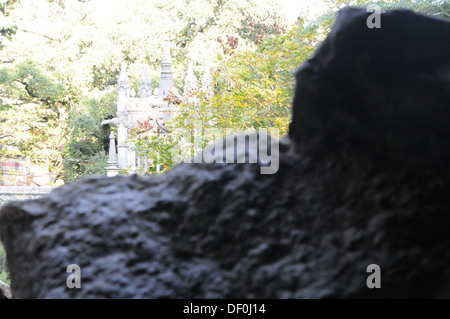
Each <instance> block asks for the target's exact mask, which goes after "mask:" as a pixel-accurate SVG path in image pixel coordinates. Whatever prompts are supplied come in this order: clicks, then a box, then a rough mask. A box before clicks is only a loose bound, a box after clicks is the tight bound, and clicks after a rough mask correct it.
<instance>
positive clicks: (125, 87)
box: [102, 40, 212, 176]
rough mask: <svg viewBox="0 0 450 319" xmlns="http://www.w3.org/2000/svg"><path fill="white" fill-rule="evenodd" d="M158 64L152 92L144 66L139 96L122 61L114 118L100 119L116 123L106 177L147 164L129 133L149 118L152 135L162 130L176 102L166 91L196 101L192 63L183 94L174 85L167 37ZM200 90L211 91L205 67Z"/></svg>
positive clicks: (209, 77)
mask: <svg viewBox="0 0 450 319" xmlns="http://www.w3.org/2000/svg"><path fill="white" fill-rule="evenodd" d="M161 64H162V65H161V79H160V83H159V86H158V87H157V88H155V89H154V90H153V92H152V88H151V85H150V80H149V78H148V73H147V68H146V67H144V68H143V71H142V77H141V80H140V81H139V95H138V96H136V92H135V91H134V90H133V89H132V88H131V87H130V80H129V78H128V75H127V69H126V65H125V63H123V64H122V68H121V72H120V77H119V81H118V84H117V113H116V115H117V117H115V118H113V119H110V120H105V121H103V122H102V125H106V124H113V125H116V126H117V151H116V149H115V136H114V135H110V140H111V142H110V150H109V159H108V165H107V176H114V175H117V173H118V172H119V170H120V169H128V170H130V171H131V172H136V171H137V170H138V169H139V168H141V167H142V166H145V165H148V163H147V161H146V159H145V158H140V157H139V156H138V154H136V151H135V149H134V145H133V143H132V142H131V141H130V139H129V135H128V133H129V132H130V130H131V129H132V128H133V127H135V126H136V125H137V123H138V121H140V122H142V121H149V123H150V125H151V126H153V127H154V128H155V129H154V133H155V134H159V133H165V132H166V131H165V130H164V123H165V121H167V120H168V119H169V118H170V117H171V115H172V114H173V112H174V111H175V110H176V105H175V104H172V103H170V102H169V101H167V99H166V97H167V96H168V95H169V94H172V95H173V96H175V97H178V98H180V99H181V98H183V99H184V100H186V101H188V102H195V101H194V98H193V97H192V96H193V95H194V93H195V91H196V90H197V78H196V77H195V75H194V72H193V69H192V64H190V65H189V69H188V72H187V76H186V78H185V88H184V95H183V96H182V95H181V94H180V93H179V92H178V90H177V88H176V87H175V83H174V79H173V73H172V59H171V57H170V50H169V42H168V40H166V44H165V49H164V55H163V59H162V63H161ZM202 90H205V91H206V92H212V78H211V75H210V74H209V70H208V68H205V75H204V77H203V80H202Z"/></svg>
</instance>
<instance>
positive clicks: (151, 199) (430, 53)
mask: <svg viewBox="0 0 450 319" xmlns="http://www.w3.org/2000/svg"><path fill="white" fill-rule="evenodd" d="M367 16H368V13H366V12H365V10H356V9H350V8H349V9H344V10H342V11H341V12H340V14H339V17H338V19H337V22H336V24H335V26H334V28H333V30H332V32H331V34H330V35H329V36H328V38H327V39H326V41H325V42H324V44H323V45H322V46H321V48H320V49H319V50H318V51H317V52H316V54H315V56H314V57H313V58H312V59H311V60H310V61H308V62H306V63H305V64H304V65H303V66H302V67H301V68H300V69H299V71H298V73H297V87H296V92H295V98H294V105H293V109H294V110H293V122H292V125H291V127H290V139H284V140H282V141H281V142H282V143H281V145H280V159H279V170H278V172H277V173H276V174H273V175H270V174H269V175H262V174H260V170H259V166H258V164H181V165H179V166H178V167H176V168H175V169H174V170H172V171H171V172H169V173H167V174H164V175H161V176H159V177H157V178H144V177H138V176H131V177H114V178H105V177H97V178H86V179H83V180H81V181H79V182H75V183H72V184H70V185H67V186H64V187H62V188H61V189H58V190H55V191H53V192H51V193H50V194H49V195H47V196H45V197H43V198H40V199H37V200H31V201H25V202H11V203H9V204H8V205H6V206H5V207H4V208H3V209H2V210H1V212H0V235H1V240H2V241H3V243H4V245H5V248H6V252H7V255H8V267H9V270H10V274H11V289H12V292H13V295H14V297H15V298H73V297H78V298H109V297H115V298H142V297H145V298H148V297H151V298H350V297H363V298H364V297H399V298H403V297H445V296H447V297H449V296H450V289H448V283H447V282H446V280H447V279H448V277H447V276H448V271H449V270H450V232H449V229H450V214H449V213H450V211H449V210H450V196H449V193H450V174H449V173H450V168H449V167H448V163H449V161H448V160H449V153H450V152H449V150H450V144H449V138H450V125H449V121H450V116H449V115H450V108H449V107H450V105H449V101H450V47H449V45H450V42H449V41H448V39H450V23H448V22H444V21H440V20H435V19H431V18H425V17H422V16H418V15H415V14H414V13H411V12H408V11H394V12H388V13H385V14H383V15H382V16H381V29H369V28H367V26H366V19H367ZM250 151H252V150H250ZM69 264H78V265H79V266H80V267H81V278H82V287H81V288H80V289H68V288H67V287H66V279H67V277H68V275H69V274H68V273H66V268H67V266H68V265H69ZM369 264H378V265H379V266H380V267H381V270H382V271H381V288H380V289H369V288H367V286H366V279H367V277H368V276H369V275H370V274H369V273H367V271H366V270H367V266H368V265H369Z"/></svg>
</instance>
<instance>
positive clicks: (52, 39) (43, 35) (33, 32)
mask: <svg viewBox="0 0 450 319" xmlns="http://www.w3.org/2000/svg"><path fill="white" fill-rule="evenodd" d="M19 30H20V31H22V32H26V33H32V34H35V35H37V36H40V37H43V38H46V39H49V40H51V41H58V42H60V43H61V40H60V39H54V38H52V37H50V36H48V35H46V34H42V33H39V32H35V31H30V30H25V29H19Z"/></svg>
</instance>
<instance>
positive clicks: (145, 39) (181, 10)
mask: <svg viewBox="0 0 450 319" xmlns="http://www.w3.org/2000/svg"><path fill="white" fill-rule="evenodd" d="M11 3H12V1H8V2H7V5H5V6H3V5H2V6H1V7H0V9H3V8H5V12H7V13H8V14H9V15H8V25H10V24H13V25H17V33H16V35H15V36H14V37H12V38H11V41H10V42H6V47H5V48H4V49H3V50H2V51H0V61H10V62H11V63H10V64H5V65H3V66H0V121H2V122H1V123H2V125H1V127H0V139H1V140H2V141H1V142H2V145H4V147H3V149H2V152H6V153H7V154H8V155H11V156H12V155H17V156H26V155H30V156H31V157H32V161H33V162H38V163H40V164H42V165H44V167H45V168H47V169H49V170H51V171H52V172H55V173H56V176H57V180H55V183H61V182H62V181H65V182H69V181H72V180H74V179H76V178H78V177H81V176H83V175H85V174H88V173H91V172H98V170H97V169H93V170H92V169H91V168H88V166H86V165H87V164H86V163H88V162H89V161H91V159H92V160H95V161H97V160H98V161H100V159H99V158H92V157H93V156H94V155H93V154H94V153H95V154H97V153H98V152H100V153H101V152H102V151H103V150H104V149H107V144H108V141H107V135H108V134H109V128H108V127H106V128H104V129H103V128H101V127H100V123H101V121H102V120H105V119H108V118H111V117H113V116H115V109H116V105H115V103H116V102H115V86H116V84H117V77H118V75H119V69H120V65H121V63H122V62H123V61H125V62H126V63H127V65H128V73H129V76H130V79H132V81H133V83H132V86H133V87H134V88H135V90H136V91H137V88H138V81H139V78H140V73H141V70H142V66H143V65H147V66H149V70H150V72H149V73H150V74H149V76H150V79H151V82H152V87H155V86H156V85H157V84H158V83H159V77H160V68H161V64H160V63H161V58H162V52H163V45H164V39H165V38H166V37H169V39H170V40H171V42H170V43H171V44H172V48H171V54H172V58H173V63H174V72H175V74H174V77H175V80H176V84H177V85H178V86H180V87H181V86H182V84H183V83H182V80H183V77H184V70H185V69H186V65H187V63H188V60H191V61H192V62H193V64H194V68H195V71H196V72H197V73H198V72H203V68H204V66H205V64H209V65H210V66H214V65H216V64H217V62H216V61H215V57H216V56H217V52H218V51H219V50H220V44H219V43H218V42H217V41H216V39H217V38H218V37H219V36H224V35H225V34H228V35H230V36H234V37H237V38H239V39H240V42H239V45H240V47H241V48H245V47H250V46H251V45H253V43H252V41H253V40H252V39H251V38H250V37H249V36H248V35H247V34H246V32H251V30H247V29H248V28H247V29H245V28H244V22H245V21H248V20H249V19H250V18H252V17H256V16H263V17H276V16H278V15H280V14H279V13H280V9H279V8H278V7H277V5H276V3H275V1H273V0H265V1H254V0H245V1H241V0H217V1H210V0H175V1H163V0H157V1H146V0H123V1H116V0H111V1H101V0H93V1H75V0H69V1H64V2H62V1H47V0H21V3H20V5H19V6H14V7H12V6H11V5H10V4H11ZM281 20H282V18H281ZM277 21H278V20H277ZM12 22H14V23H12ZM5 23H6V22H5ZM277 23H279V21H278V22H277ZM1 26H2V25H0V27H1ZM247 27H248V25H247ZM271 28H272V29H271V30H275V29H276V27H275V26H274V22H273V21H272V24H271ZM244 29H245V30H246V31H245V32H244V31H242V30H244ZM240 34H241V35H242V37H243V38H241V37H240ZM255 34H256V33H255ZM31 103H32V104H33V106H32V107H31V106H29V105H31ZM30 123H34V124H30ZM4 142H5V143H4ZM94 167H96V165H94Z"/></svg>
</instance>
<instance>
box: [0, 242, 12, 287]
mask: <svg viewBox="0 0 450 319" xmlns="http://www.w3.org/2000/svg"><path fill="white" fill-rule="evenodd" d="M0 280H1V281H3V282H6V283H7V284H10V279H9V271H8V268H7V265H6V252H5V249H4V248H3V245H2V243H0Z"/></svg>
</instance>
